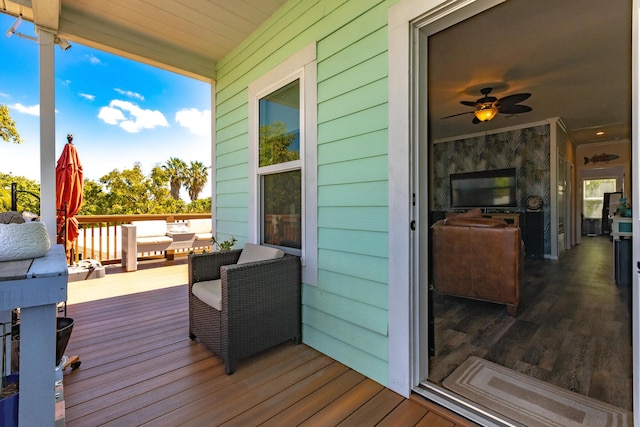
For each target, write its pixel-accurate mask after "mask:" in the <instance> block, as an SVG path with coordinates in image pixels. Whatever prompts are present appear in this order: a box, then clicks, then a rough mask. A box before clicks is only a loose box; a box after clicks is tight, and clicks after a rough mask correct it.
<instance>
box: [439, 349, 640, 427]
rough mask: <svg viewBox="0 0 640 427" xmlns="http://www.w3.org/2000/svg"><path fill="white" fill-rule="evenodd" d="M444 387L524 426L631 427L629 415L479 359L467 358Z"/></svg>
mask: <svg viewBox="0 0 640 427" xmlns="http://www.w3.org/2000/svg"><path fill="white" fill-rule="evenodd" d="M443 384H444V386H445V387H446V388H447V389H449V390H451V391H453V392H455V393H457V394H459V395H460V396H462V397H465V398H466V399H469V400H471V401H473V402H475V403H478V404H480V405H482V406H484V407H486V408H488V409H491V410H493V411H495V412H497V413H499V414H501V415H504V416H506V417H508V418H510V419H512V420H514V421H516V422H518V423H522V424H524V425H526V426H532V427H533V426H544V427H547V426H630V425H632V417H631V413H630V412H628V411H625V410H624V409H620V408H616V407H615V406H612V405H608V404H606V403H602V402H600V401H598V400H595V399H592V398H589V397H586V396H582V395H580V394H578V393H574V392H571V391H569V390H565V389H563V388H560V387H557V386H554V385H552V384H547V383H545V382H543V381H540V380H537V379H535V378H532V377H529V376H527V375H524V374H521V373H519V372H515V371H512V370H510V369H507V368H505V367H502V366H500V365H496V364H495V363H492V362H489V361H487V360H483V359H480V358H478V357H470V358H468V359H467V360H466V361H465V362H464V363H463V364H462V365H460V366H459V367H458V368H457V369H456V370H455V371H454V372H453V373H452V374H451V375H450V376H449V377H447V379H445V380H444V383H443Z"/></svg>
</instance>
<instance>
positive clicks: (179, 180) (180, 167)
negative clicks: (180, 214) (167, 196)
mask: <svg viewBox="0 0 640 427" xmlns="http://www.w3.org/2000/svg"><path fill="white" fill-rule="evenodd" d="M162 168H163V169H164V170H165V171H166V172H167V175H168V176H169V186H170V191H171V197H172V198H173V199H174V200H178V199H180V187H182V184H184V183H185V182H186V181H185V179H186V176H187V175H186V173H187V164H186V163H185V162H184V161H182V160H180V159H178V158H177V157H171V158H170V159H169V160H167V163H165V164H164V165H162Z"/></svg>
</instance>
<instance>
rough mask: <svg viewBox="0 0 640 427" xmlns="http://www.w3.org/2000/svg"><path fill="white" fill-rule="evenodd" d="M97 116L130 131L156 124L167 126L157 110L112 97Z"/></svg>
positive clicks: (153, 126) (137, 130)
mask: <svg viewBox="0 0 640 427" xmlns="http://www.w3.org/2000/svg"><path fill="white" fill-rule="evenodd" d="M98 118H99V119H101V120H103V121H104V122H105V123H107V124H110V125H118V126H120V127H121V128H122V129H124V130H125V131H127V132H130V133H136V132H139V131H141V130H142V129H153V128H155V127H158V126H164V127H167V126H169V123H168V122H167V119H166V118H165V117H164V115H163V114H162V113H161V112H160V111H158V110H145V109H142V108H140V107H138V106H137V105H136V104H133V103H131V102H129V101H121V100H118V99H114V100H113V101H111V102H110V103H109V106H108V107H102V108H101V109H100V112H99V113H98Z"/></svg>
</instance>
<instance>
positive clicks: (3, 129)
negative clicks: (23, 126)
mask: <svg viewBox="0 0 640 427" xmlns="http://www.w3.org/2000/svg"><path fill="white" fill-rule="evenodd" d="M0 138H2V139H3V140H4V141H6V142H14V143H16V144H20V143H22V142H23V141H22V139H21V138H20V134H19V133H18V130H17V129H16V123H15V122H14V121H13V119H11V116H10V115H9V108H8V107H7V106H6V105H0Z"/></svg>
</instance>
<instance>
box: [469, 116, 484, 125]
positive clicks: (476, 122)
mask: <svg viewBox="0 0 640 427" xmlns="http://www.w3.org/2000/svg"><path fill="white" fill-rule="evenodd" d="M471 123H473V124H474V125H477V124H478V123H482V122H481V121H480V120H479V119H478V118H477V117H476V116H473V120H471Z"/></svg>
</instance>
